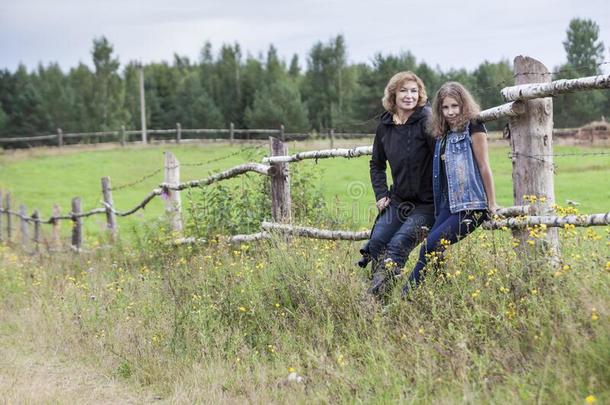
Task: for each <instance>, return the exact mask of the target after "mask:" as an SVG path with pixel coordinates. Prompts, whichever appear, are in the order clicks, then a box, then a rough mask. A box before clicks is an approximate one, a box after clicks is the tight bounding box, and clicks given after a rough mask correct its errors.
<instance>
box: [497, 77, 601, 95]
mask: <svg viewBox="0 0 610 405" xmlns="http://www.w3.org/2000/svg"><path fill="white" fill-rule="evenodd" d="M525 73H528V72H521V75H522V76H528V74H525ZM533 73H538V72H537V71H535V72H533ZM534 76H538V77H539V75H534ZM539 78H540V80H536V81H535V82H534V83H532V82H533V80H528V79H525V80H519V77H518V76H517V80H518V81H521V83H515V84H517V86H511V87H505V88H503V89H502V90H501V93H502V97H504V100H506V101H515V100H532V99H535V98H543V97H552V96H556V95H558V94H565V93H572V92H575V91H581V90H595V89H610V74H605V75H597V76H589V77H581V78H578V79H569V80H568V79H562V80H555V81H553V82H551V81H550V74H548V75H547V79H546V80H545V78H542V77H539Z"/></svg>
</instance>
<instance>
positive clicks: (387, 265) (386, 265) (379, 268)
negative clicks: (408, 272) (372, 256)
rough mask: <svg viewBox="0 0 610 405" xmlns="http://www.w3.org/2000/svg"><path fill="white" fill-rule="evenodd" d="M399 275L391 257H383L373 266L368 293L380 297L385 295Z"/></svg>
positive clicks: (398, 269) (398, 270)
mask: <svg viewBox="0 0 610 405" xmlns="http://www.w3.org/2000/svg"><path fill="white" fill-rule="evenodd" d="M399 276H400V268H399V267H398V265H397V264H396V262H394V261H393V260H392V259H385V260H383V261H379V262H377V263H376V266H374V267H373V278H372V280H371V286H370V287H369V289H368V293H369V294H372V295H374V296H375V297H377V298H379V299H382V298H384V297H385V296H387V295H388V294H389V293H390V292H391V291H392V288H393V287H394V284H396V279H397V278H398V277H399Z"/></svg>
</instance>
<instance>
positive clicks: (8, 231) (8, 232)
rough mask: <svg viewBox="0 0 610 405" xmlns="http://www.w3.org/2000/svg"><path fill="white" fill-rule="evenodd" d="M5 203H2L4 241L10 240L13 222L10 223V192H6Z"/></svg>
mask: <svg viewBox="0 0 610 405" xmlns="http://www.w3.org/2000/svg"><path fill="white" fill-rule="evenodd" d="M5 201H6V202H5V204H4V208H5V209H6V241H7V242H10V241H11V236H12V228H13V224H12V220H13V218H12V217H11V213H10V211H11V193H6V199H5Z"/></svg>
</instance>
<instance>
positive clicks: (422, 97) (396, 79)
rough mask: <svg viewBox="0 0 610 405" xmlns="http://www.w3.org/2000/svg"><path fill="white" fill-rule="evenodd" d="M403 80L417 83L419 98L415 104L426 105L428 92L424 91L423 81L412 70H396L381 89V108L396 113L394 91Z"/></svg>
mask: <svg viewBox="0 0 610 405" xmlns="http://www.w3.org/2000/svg"><path fill="white" fill-rule="evenodd" d="M405 82H415V83H417V90H418V92H419V100H417V105H418V106H419V107H422V106H424V105H426V103H427V102H428V94H427V93H426V86H424V82H423V81H422V80H421V79H420V78H419V77H418V76H417V75H416V74H415V73H413V72H411V71H410V70H407V71H404V72H398V73H396V74H395V75H394V76H392V78H391V79H390V81H388V84H387V85H386V86H385V90H384V91H383V98H382V99H381V104H383V108H385V110H386V111H388V112H389V113H392V114H396V92H397V91H398V89H399V88H400V86H402V85H403V84H404V83H405Z"/></svg>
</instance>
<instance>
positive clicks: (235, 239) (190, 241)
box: [172, 232, 270, 246]
mask: <svg viewBox="0 0 610 405" xmlns="http://www.w3.org/2000/svg"><path fill="white" fill-rule="evenodd" d="M269 237H270V234H269V233H268V232H257V233H252V234H249V235H233V236H230V237H229V243H234V244H239V243H248V242H255V241H257V240H262V239H268V238H269ZM206 242H207V239H204V238H194V237H188V238H178V239H176V240H174V241H173V242H172V244H173V245H176V246H180V245H200V244H204V243H206Z"/></svg>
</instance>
